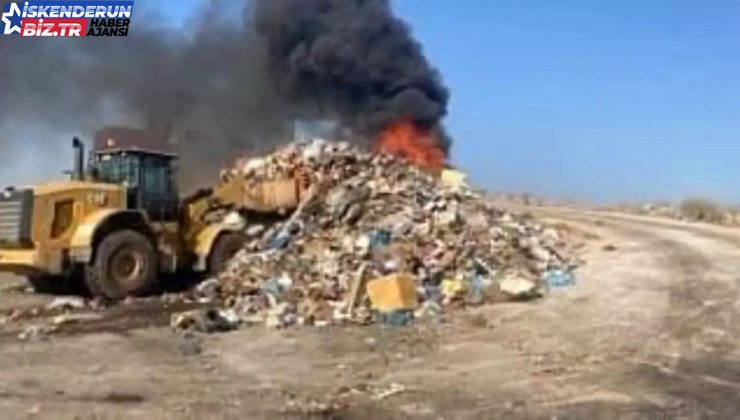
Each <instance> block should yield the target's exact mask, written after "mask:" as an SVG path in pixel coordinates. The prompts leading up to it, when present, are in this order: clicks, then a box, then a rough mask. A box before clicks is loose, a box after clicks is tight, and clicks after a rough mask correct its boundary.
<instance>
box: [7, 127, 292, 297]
mask: <svg viewBox="0 0 740 420" xmlns="http://www.w3.org/2000/svg"><path fill="white" fill-rule="evenodd" d="M111 144H115V142H113V141H111ZM74 148H75V164H74V169H73V171H72V175H71V180H69V181H60V182H53V183H49V184H45V185H39V186H36V187H32V188H17V189H16V188H8V189H5V190H2V191H0V272H10V273H15V274H18V275H22V276H26V277H27V278H28V280H29V282H30V283H31V285H32V286H33V287H34V289H35V290H37V291H38V292H44V293H45V292H57V291H59V289H66V288H68V287H69V285H70V284H72V283H81V284H83V285H85V286H86V287H87V288H88V290H89V291H90V292H91V293H92V294H93V295H94V296H100V297H103V298H106V299H111V300H118V299H122V298H124V297H126V296H136V295H142V294H146V293H148V292H150V291H152V290H153V289H154V288H155V286H157V283H158V279H159V278H161V275H162V274H166V273H176V272H178V271H180V270H183V271H196V272H201V273H207V272H215V271H217V270H219V269H220V268H222V266H223V265H224V264H225V262H226V261H228V260H229V259H230V258H231V257H232V256H233V255H234V254H235V253H236V252H237V251H238V250H239V249H240V248H241V247H242V246H243V244H244V240H245V239H244V235H243V233H242V232H243V231H244V228H245V227H246V226H245V223H246V222H248V220H249V215H259V214H286V212H287V211H289V210H291V209H293V208H295V207H297V205H298V203H299V201H300V196H301V194H302V191H304V190H305V188H304V187H305V186H302V185H300V182H299V180H298V179H296V178H291V179H283V180H277V181H270V182H252V181H250V180H248V179H244V178H242V177H239V176H236V177H232V178H231V179H227V180H222V182H221V183H220V184H218V185H217V186H216V187H214V188H212V189H210V190H205V191H201V192H199V193H197V194H196V195H194V196H192V197H190V198H188V199H185V200H182V199H181V198H180V197H179V195H178V189H177V185H176V182H175V179H176V174H175V172H176V169H175V162H176V156H174V155H171V154H167V153H163V152H157V151H147V150H141V149H138V148H136V147H128V148H107V149H104V150H96V151H94V152H93V153H92V154H91V155H90V159H89V164H88V165H87V169H85V164H84V163H85V162H84V160H85V159H84V157H85V152H84V146H83V144H82V142H80V141H79V140H78V139H75V141H74ZM214 210H217V211H216V212H215V213H214ZM214 214H220V215H221V216H223V215H224V214H226V215H228V216H234V214H236V215H238V221H239V222H238V223H236V222H235V220H234V217H214Z"/></svg>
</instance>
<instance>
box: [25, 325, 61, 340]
mask: <svg viewBox="0 0 740 420" xmlns="http://www.w3.org/2000/svg"><path fill="white" fill-rule="evenodd" d="M56 331H57V327H55V326H50V325H29V326H28V327H26V328H24V329H23V331H22V332H21V333H20V334H18V339H19V340H22V341H38V340H42V339H45V338H48V336H49V335H51V334H53V333H55V332H56Z"/></svg>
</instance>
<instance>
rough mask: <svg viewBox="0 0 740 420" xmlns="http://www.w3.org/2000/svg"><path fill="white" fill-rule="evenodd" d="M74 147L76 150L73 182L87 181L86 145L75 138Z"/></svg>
mask: <svg viewBox="0 0 740 420" xmlns="http://www.w3.org/2000/svg"><path fill="white" fill-rule="evenodd" d="M72 147H73V148H74V149H75V157H74V167H73V168H72V181H84V180H85V145H84V144H83V143H82V141H81V140H80V139H79V138H77V137H75V138H74V139H72Z"/></svg>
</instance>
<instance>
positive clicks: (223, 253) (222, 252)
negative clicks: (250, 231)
mask: <svg viewBox="0 0 740 420" xmlns="http://www.w3.org/2000/svg"><path fill="white" fill-rule="evenodd" d="M246 242H247V238H246V237H245V236H244V235H243V234H241V233H238V232H226V233H222V234H221V235H220V236H219V237H218V239H216V243H215V244H213V248H212V249H211V255H210V256H209V257H208V273H209V274H210V275H216V274H218V273H219V272H221V271H222V270H223V269H224V268H226V264H227V263H228V262H229V260H230V259H231V258H233V257H234V255H236V253H237V252H239V251H240V250H241V249H242V248H243V247H244V244H245V243H246Z"/></svg>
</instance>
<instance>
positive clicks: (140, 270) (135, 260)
mask: <svg viewBox="0 0 740 420" xmlns="http://www.w3.org/2000/svg"><path fill="white" fill-rule="evenodd" d="M157 270H158V269H157V253H156V251H155V249H154V246H153V245H152V243H151V241H149V239H147V237H146V236H144V235H142V234H140V233H138V232H135V231H132V230H122V231H118V232H114V233H112V234H110V235H108V236H107V237H105V238H104V239H103V240H102V241H101V242H100V244H99V245H98V247H97V250H96V252H95V258H94V260H93V262H92V263H91V264H90V265H89V266H88V267H87V270H86V273H85V283H86V284H87V287H88V288H89V289H90V292H91V293H92V295H93V296H98V297H103V298H106V299H110V300H120V299H123V298H125V297H127V296H141V295H145V294H147V293H150V292H152V291H153V289H154V288H155V286H156V283H157Z"/></svg>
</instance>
